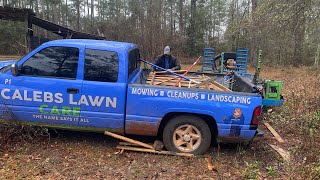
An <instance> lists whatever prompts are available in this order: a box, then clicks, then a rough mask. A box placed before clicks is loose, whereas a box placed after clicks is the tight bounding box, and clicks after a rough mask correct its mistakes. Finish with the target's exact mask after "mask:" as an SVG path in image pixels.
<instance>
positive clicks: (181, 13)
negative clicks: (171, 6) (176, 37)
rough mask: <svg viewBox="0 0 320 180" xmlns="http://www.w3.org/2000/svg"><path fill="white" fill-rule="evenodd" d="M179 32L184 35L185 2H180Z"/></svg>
mask: <svg viewBox="0 0 320 180" xmlns="http://www.w3.org/2000/svg"><path fill="white" fill-rule="evenodd" d="M179 31H180V34H181V35H183V0H179Z"/></svg>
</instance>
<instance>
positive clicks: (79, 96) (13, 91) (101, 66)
mask: <svg viewBox="0 0 320 180" xmlns="http://www.w3.org/2000/svg"><path fill="white" fill-rule="evenodd" d="M138 58H139V51H138V49H137V46H136V45H134V44H130V43H117V42H107V41H96V40H73V39H72V40H56V41H51V42H48V43H45V44H43V45H42V46H40V47H39V48H37V49H35V50H34V51H32V52H31V53H29V54H28V55H26V56H25V57H24V58H22V59H21V60H19V61H18V62H16V63H15V64H13V66H15V68H16V72H15V74H12V71H6V72H4V73H3V74H2V76H0V77H1V80H2V81H3V84H2V86H3V87H2V88H1V97H2V98H1V99H2V101H3V102H2V104H5V105H6V106H7V107H8V108H9V109H10V111H12V113H6V114H7V115H11V116H12V115H14V117H7V118H14V119H18V120H23V121H27V122H32V123H37V124H43V125H46V124H51V125H55V126H64V125H67V126H72V127H73V128H77V127H78V128H81V127H90V128H97V129H113V130H115V131H117V132H120V133H124V119H125V108H126V106H125V105H126V103H125V100H126V96H125V94H126V89H127V82H128V79H129V78H130V75H131V74H132V73H133V71H135V70H136V68H137V64H138V60H139V59H138Z"/></svg>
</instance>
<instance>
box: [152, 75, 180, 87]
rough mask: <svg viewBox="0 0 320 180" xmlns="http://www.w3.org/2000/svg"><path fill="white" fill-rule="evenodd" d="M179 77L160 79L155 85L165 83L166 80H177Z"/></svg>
mask: <svg viewBox="0 0 320 180" xmlns="http://www.w3.org/2000/svg"><path fill="white" fill-rule="evenodd" d="M177 78H178V77H174V78H170V79H166V80H163V81H159V82H157V83H154V85H160V84H162V83H165V82H168V81H171V80H175V79H177Z"/></svg>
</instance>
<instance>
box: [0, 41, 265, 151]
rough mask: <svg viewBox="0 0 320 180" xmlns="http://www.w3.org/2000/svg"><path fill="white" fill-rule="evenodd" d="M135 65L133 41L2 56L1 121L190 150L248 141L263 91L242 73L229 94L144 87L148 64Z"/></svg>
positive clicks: (58, 45)
mask: <svg viewBox="0 0 320 180" xmlns="http://www.w3.org/2000/svg"><path fill="white" fill-rule="evenodd" d="M140 63H141V61H140V54H139V49H138V46H137V45H135V44H131V43H125V42H113V41H103V40H81V39H64V40H55V41H50V42H47V43H44V44H42V45H41V46H39V47H38V48H36V49H35V50H33V51H32V52H30V53H29V54H27V55H26V56H24V57H23V58H22V59H20V60H18V61H5V62H2V63H1V62H0V67H2V68H1V69H0V73H1V74H0V97H1V106H0V108H1V116H2V119H5V120H9V121H12V120H15V121H19V122H22V123H29V124H32V125H38V126H48V127H54V128H67V129H70V130H89V131H95V132H103V131H106V130H107V131H113V132H116V133H119V134H124V135H126V134H131V135H143V136H156V137H158V138H159V139H161V140H162V141H163V143H164V145H165V148H166V149H168V150H170V151H175V152H183V153H192V154H203V153H204V152H206V151H207V149H208V148H209V146H210V145H211V143H212V142H217V141H232V142H249V141H251V140H252V139H253V138H254V137H255V135H256V134H257V128H258V123H259V117H260V113H261V108H262V100H263V97H262V96H261V94H260V93H258V92H257V91H256V87H255V85H254V84H252V83H251V82H249V81H248V80H246V78H243V77H242V76H240V75H238V74H236V73H235V74H234V82H233V85H232V92H226V91H216V90H205V89H200V88H183V87H174V86H171V87H168V86H161V85H148V84H147V83H146V81H147V78H148V76H149V74H150V72H151V70H150V69H149V68H146V67H142V66H140ZM189 74H190V75H197V72H192V73H189ZM207 76H209V77H214V78H216V79H223V78H224V75H223V74H207Z"/></svg>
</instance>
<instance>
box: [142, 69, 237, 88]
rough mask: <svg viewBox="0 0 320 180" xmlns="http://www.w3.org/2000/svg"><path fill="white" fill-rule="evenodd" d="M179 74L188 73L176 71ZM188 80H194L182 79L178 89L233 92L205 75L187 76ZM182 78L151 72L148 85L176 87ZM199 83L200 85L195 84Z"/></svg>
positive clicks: (161, 72)
mask: <svg viewBox="0 0 320 180" xmlns="http://www.w3.org/2000/svg"><path fill="white" fill-rule="evenodd" d="M174 72H175V73H178V74H183V73H185V72H186V71H185V70H181V71H174ZM187 78H189V79H191V80H193V81H188V80H185V79H182V80H181V82H180V83H179V84H178V85H177V87H186V88H200V89H205V90H217V91H229V92H230V91H231V90H230V89H228V88H227V87H225V86H224V85H222V84H220V83H218V82H217V81H215V80H214V79H213V78H210V77H208V76H206V75H204V74H202V75H197V76H187ZM179 79H180V77H178V76H175V75H172V74H169V73H167V72H163V71H158V72H150V74H149V77H148V79H147V84H149V85H160V86H174V85H175V84H176V83H177V82H178V81H179ZM195 82H198V83H195Z"/></svg>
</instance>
